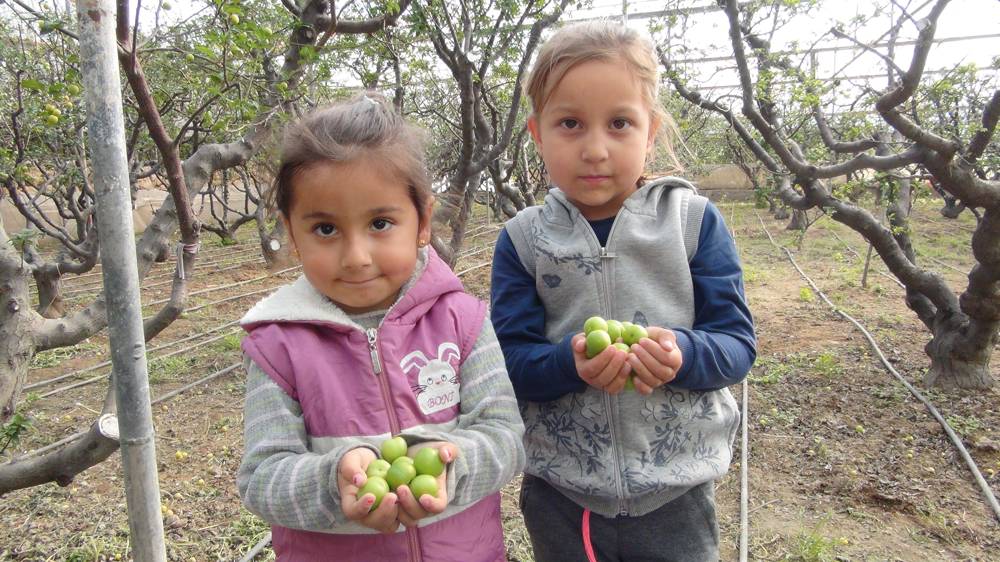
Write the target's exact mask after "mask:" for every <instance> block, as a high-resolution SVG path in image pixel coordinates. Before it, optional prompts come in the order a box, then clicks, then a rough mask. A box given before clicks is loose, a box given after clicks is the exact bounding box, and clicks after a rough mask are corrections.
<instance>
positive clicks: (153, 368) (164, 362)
mask: <svg viewBox="0 0 1000 562" xmlns="http://www.w3.org/2000/svg"><path fill="white" fill-rule="evenodd" d="M189 366H190V362H189V361H188V359H187V358H185V357H182V356H180V355H174V356H172V357H157V358H155V359H153V360H151V361H150V362H149V384H159V383H162V382H167V381H171V380H175V379H177V378H178V377H180V376H181V374H183V373H184V372H185V371H187V369H188V367H189Z"/></svg>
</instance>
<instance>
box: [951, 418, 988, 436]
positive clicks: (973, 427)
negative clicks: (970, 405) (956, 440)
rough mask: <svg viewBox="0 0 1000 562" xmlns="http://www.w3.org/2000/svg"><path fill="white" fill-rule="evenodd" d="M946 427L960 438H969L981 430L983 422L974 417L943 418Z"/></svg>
mask: <svg viewBox="0 0 1000 562" xmlns="http://www.w3.org/2000/svg"><path fill="white" fill-rule="evenodd" d="M945 421H947V422H948V425H950V426H951V428H952V429H954V430H955V432H956V433H958V434H959V435H961V436H962V437H969V436H971V435H972V434H974V433H976V432H977V431H979V430H980V429H983V422H981V421H979V418H977V417H976V416H962V415H957V414H956V415H953V416H948V417H947V418H945Z"/></svg>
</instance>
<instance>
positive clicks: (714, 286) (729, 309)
mask: <svg viewBox="0 0 1000 562" xmlns="http://www.w3.org/2000/svg"><path fill="white" fill-rule="evenodd" d="M613 223H614V217H612V218H608V219H603V220H598V221H591V222H590V225H591V227H592V228H593V229H594V233H595V234H596V235H597V239H598V241H600V243H601V245H602V246H604V245H605V244H606V243H607V240H608V234H609V233H610V231H611V225H612V224H613ZM690 268H691V279H692V281H693V282H694V312H695V320H694V325H693V326H692V327H691V329H687V328H679V327H676V326H664V327H665V328H669V329H671V330H673V331H674V333H675V334H676V335H677V345H678V347H679V348H680V350H681V354H682V355H683V363H682V365H681V369H680V371H678V372H677V377H676V378H675V379H674V380H673V381H672V382H670V385H671V386H675V387H679V388H686V389H689V390H717V389H720V388H724V387H727V386H729V385H732V384H735V383H738V382H740V381H741V380H743V377H745V376H746V374H747V372H749V370H750V367H751V366H752V365H753V362H754V360H755V359H756V357H757V350H756V345H757V342H756V336H755V335H754V329H753V319H752V317H751V316H750V310H749V308H747V304H746V298H745V296H744V291H743V275H742V271H741V269H740V263H739V256H738V255H737V253H736V246H735V245H734V244H733V239H732V236H730V234H729V231H728V230H727V229H726V225H725V222H724V221H723V218H722V215H721V214H720V213H719V210H718V209H717V208H716V207H715V206H714V205H712V204H708V205H707V206H706V207H705V215H704V218H703V219H702V223H701V232H700V233H699V237H698V251H697V252H695V255H694V256H693V257H692V258H691V262H690ZM664 290H667V289H666V288H665V289H664ZM490 297H491V301H492V313H491V314H492V316H491V318H492V321H493V327H494V328H495V329H496V333H497V339H498V340H499V341H500V346H501V347H502V348H503V353H504V358H505V360H506V362H507V371H508V373H509V374H510V378H511V382H512V383H513V386H514V392H515V393H516V394H517V397H518V398H519V399H521V400H529V401H533V402H544V401H548V400H555V399H557V398H560V397H561V396H563V395H565V394H568V393H570V392H576V391H579V390H581V389H583V388H584V387H585V386H586V383H585V382H583V380H582V379H581V378H580V375H579V374H578V373H577V372H576V364H575V362H574V361H573V350H572V347H571V341H572V338H573V336H574V334H566V335H565V336H564V337H563V338H562V339H561V340H560V341H559V342H558V343H555V344H553V343H551V342H549V340H548V338H546V337H545V307H544V306H543V305H542V301H541V299H540V298H539V297H538V293H537V292H536V291H535V279H534V278H533V277H532V276H531V275H530V274H529V273H528V271H527V270H526V269H525V268H524V266H523V265H522V264H521V260H520V258H519V257H518V255H517V250H515V249H514V244H513V242H512V241H511V239H510V235H509V234H507V230H506V229H505V230H503V231H501V232H500V236H499V238H497V243H496V248H495V251H494V254H493V278H492V287H491V293H490Z"/></svg>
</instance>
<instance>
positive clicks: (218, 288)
mask: <svg viewBox="0 0 1000 562" xmlns="http://www.w3.org/2000/svg"><path fill="white" fill-rule="evenodd" d="M301 268H302V266H301V265H296V266H293V267H289V268H286V269H282V270H281V271H276V272H274V273H268V274H267V275H261V276H260V277H254V278H253V279H247V280H246V281H238V282H236V283H229V284H228V285H215V286H214V287H208V288H207V289H199V290H197V291H194V292H191V293H188V294H187V296H189V297H193V296H195V295H204V294H205V293H212V292H215V291H221V290H223V289H229V288H232V287H239V286H242V285H247V284H250V283H256V282H257V281H262V280H264V279H269V278H271V277H277V276H278V275H284V274H285V273H288V272H289V271H292V270H295V269H301ZM165 302H170V299H169V298H166V299H160V300H155V301H153V302H150V303H146V304H144V305H143V306H155V305H158V304H163V303H165Z"/></svg>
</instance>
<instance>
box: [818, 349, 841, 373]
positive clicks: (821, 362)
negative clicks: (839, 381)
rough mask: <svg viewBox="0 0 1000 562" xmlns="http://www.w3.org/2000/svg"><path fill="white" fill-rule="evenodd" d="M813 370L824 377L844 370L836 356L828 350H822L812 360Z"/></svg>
mask: <svg viewBox="0 0 1000 562" xmlns="http://www.w3.org/2000/svg"><path fill="white" fill-rule="evenodd" d="M813 370H814V371H816V372H817V373H819V374H820V375H823V376H824V377H828V378H833V377H837V376H839V375H840V374H842V373H843V372H844V369H843V367H842V366H841V365H840V360H839V359H837V356H836V355H834V354H833V353H831V352H829V351H824V352H822V353H820V354H819V355H817V356H816V359H814V360H813Z"/></svg>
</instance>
